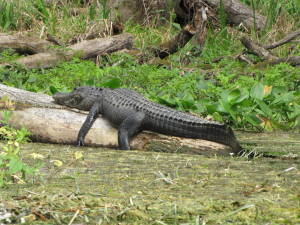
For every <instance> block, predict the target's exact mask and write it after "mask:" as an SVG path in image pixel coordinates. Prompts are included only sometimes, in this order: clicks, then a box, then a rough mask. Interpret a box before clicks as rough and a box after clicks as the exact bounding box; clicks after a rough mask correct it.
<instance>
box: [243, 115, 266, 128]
mask: <svg viewBox="0 0 300 225" xmlns="http://www.w3.org/2000/svg"><path fill="white" fill-rule="evenodd" d="M244 118H245V120H247V121H248V122H249V123H251V124H252V125H253V126H259V125H260V124H261V122H262V120H260V119H259V118H258V117H257V116H256V114H255V113H248V114H246V115H244Z"/></svg>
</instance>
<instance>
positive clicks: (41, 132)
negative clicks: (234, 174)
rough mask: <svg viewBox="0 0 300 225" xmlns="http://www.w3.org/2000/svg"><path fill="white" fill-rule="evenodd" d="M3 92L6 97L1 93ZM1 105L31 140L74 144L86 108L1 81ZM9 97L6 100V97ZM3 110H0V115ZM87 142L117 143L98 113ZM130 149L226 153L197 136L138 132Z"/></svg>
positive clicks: (115, 144) (13, 122)
mask: <svg viewBox="0 0 300 225" xmlns="http://www.w3.org/2000/svg"><path fill="white" fill-rule="evenodd" d="M4 96H6V97H4ZM0 97H1V98H2V99H1V101H0V103H1V104H0V108H2V110H11V117H10V120H9V125H11V126H14V127H17V128H20V127H22V126H24V127H26V128H27V129H28V130H29V131H30V132H31V134H32V138H33V140H36V141H40V142H48V143H64V144H74V143H75V142H76V138H77V134H78V131H79V129H80V127H81V125H82V124H83V122H84V120H85V118H86V116H87V112H82V111H79V110H75V109H70V108H68V107H63V106H60V105H56V104H54V103H53V99H52V97H51V96H48V95H45V94H39V93H32V92H28V91H24V90H20V89H17V88H12V87H8V86H5V85H2V84H0ZM8 99H9V100H8ZM1 116H2V114H1V113H0V119H1ZM86 145H87V146H104V147H113V148H116V147H117V145H118V144H117V130H116V129H115V128H113V127H112V126H111V125H110V123H109V122H108V121H107V120H105V119H103V118H101V117H99V118H98V119H97V120H96V122H95V124H94V125H93V127H92V128H91V130H90V132H89V133H88V135H87V136H86ZM131 147H132V148H133V149H143V150H146V151H161V152H176V153H191V154H207V155H214V154H221V155H228V154H229V153H230V151H231V149H230V148H229V147H227V146H224V145H221V144H218V143H214V142H210V141H205V140H198V139H189V138H178V137H171V136H165V135H161V134H157V133H152V132H141V133H140V134H138V135H137V136H136V137H135V138H133V140H132V141H131Z"/></svg>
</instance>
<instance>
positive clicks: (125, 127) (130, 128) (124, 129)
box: [118, 112, 145, 150]
mask: <svg viewBox="0 0 300 225" xmlns="http://www.w3.org/2000/svg"><path fill="white" fill-rule="evenodd" d="M144 118H145V114H144V113H142V112H137V113H135V114H132V115H130V116H128V117H127V118H126V119H125V120H124V121H123V122H122V123H121V125H120V126H119V129H118V142H119V149H121V150H129V149H130V146H129V140H130V138H131V137H132V136H133V135H135V134H136V133H137V132H139V131H140V130H141V125H142V122H143V120H144Z"/></svg>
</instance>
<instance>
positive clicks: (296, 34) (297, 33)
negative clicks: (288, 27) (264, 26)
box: [264, 29, 300, 49]
mask: <svg viewBox="0 0 300 225" xmlns="http://www.w3.org/2000/svg"><path fill="white" fill-rule="evenodd" d="M299 36H300V29H299V30H296V31H294V32H292V33H290V34H288V35H287V36H285V37H284V38H283V39H281V40H279V41H276V42H274V43H272V44H270V45H265V46H264V48H265V49H273V48H277V47H279V46H281V45H284V44H286V43H288V42H290V41H292V40H294V39H296V38H297V37H299Z"/></svg>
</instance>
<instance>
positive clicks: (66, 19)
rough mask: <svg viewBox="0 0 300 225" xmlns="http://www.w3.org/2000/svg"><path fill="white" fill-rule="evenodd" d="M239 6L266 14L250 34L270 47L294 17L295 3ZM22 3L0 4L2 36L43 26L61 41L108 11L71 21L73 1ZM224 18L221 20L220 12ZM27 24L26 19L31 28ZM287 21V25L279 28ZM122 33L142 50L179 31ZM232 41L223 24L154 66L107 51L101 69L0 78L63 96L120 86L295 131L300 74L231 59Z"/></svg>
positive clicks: (78, 63) (131, 27) (66, 67)
mask: <svg viewBox="0 0 300 225" xmlns="http://www.w3.org/2000/svg"><path fill="white" fill-rule="evenodd" d="M244 2H245V3H246V4H249V5H250V6H252V7H253V8H254V9H256V10H258V12H259V13H263V14H265V15H266V16H267V18H268V23H269V24H270V26H267V28H266V29H265V31H263V32H262V36H261V37H260V38H259V39H258V37H257V36H258V35H257V34H256V33H255V31H252V32H253V33H252V36H253V38H254V39H256V41H259V42H263V43H268V42H272V41H274V40H275V39H278V38H281V37H282V36H283V35H284V33H287V32H289V31H291V30H295V29H296V27H297V26H296V25H297V20H298V19H300V16H299V15H300V14H299V6H298V5H297V4H296V2H292V1H291V2H288V3H287V4H283V3H284V2H285V1H282V0H277V1H275V0H269V1H244ZM23 3H24V4H17V2H16V1H12V2H10V3H3V5H5V4H15V6H16V7H15V8H10V7H5V8H7V13H6V14H7V16H6V17H2V22H1V21H0V22H1V23H0V24H3V25H1V26H2V27H3V30H4V31H5V30H23V29H25V30H28V29H29V28H30V31H31V35H40V32H41V29H42V27H43V26H45V27H46V28H47V32H50V33H52V34H53V35H56V36H57V37H58V38H59V39H60V40H62V41H68V40H70V39H71V38H72V37H74V35H77V34H80V33H84V32H85V31H86V30H87V29H89V28H90V26H91V24H92V22H93V21H100V20H101V19H103V18H106V17H107V15H108V13H109V11H108V9H107V8H106V5H105V2H102V8H103V10H98V11H97V10H95V5H94V4H92V5H91V6H88V7H87V8H86V13H80V14H79V15H77V16H71V15H70V11H71V9H72V8H74V7H78V6H79V2H78V1H74V2H72V3H70V4H66V3H63V4H61V5H60V4H52V5H49V6H48V5H46V4H45V3H44V1H41V0H30V1H25V2H23ZM274 3H278V4H274ZM2 7H3V6H2ZM11 10H15V11H14V13H20V17H21V19H19V20H16V21H15V20H13V19H14V18H13V17H11V16H10V15H11ZM21 12H23V13H21ZM24 12H25V13H24ZM221 16H222V15H221ZM223 17H224V18H223ZM223 17H222V18H223V19H224V20H225V19H226V18H225V15H223ZM3 18H5V20H4V19H3ZM26 21H27V22H28V21H30V27H28V24H27V22H26ZM7 24H8V25H7ZM287 24H289V25H288V26H286V25H287ZM66 27H67V29H66ZM277 31H278V32H277ZM125 32H128V33H132V34H134V35H135V37H136V38H135V47H137V48H140V49H142V50H146V49H147V47H149V46H157V45H158V44H160V43H161V42H164V41H166V40H169V39H170V38H171V37H172V35H174V34H175V33H176V32H178V26H177V25H176V24H174V23H172V21H170V22H169V23H168V24H167V25H165V26H163V27H154V26H153V27H152V26H148V27H143V26H140V25H137V24H134V23H133V22H132V21H128V22H127V23H126V24H125ZM270 34H274V35H270ZM239 37H240V34H239V33H237V32H236V31H233V30H232V29H228V28H227V27H226V26H224V24H223V26H222V27H221V30H220V31H218V32H216V31H215V30H209V32H208V36H207V39H206V43H205V46H204V48H203V50H202V52H201V54H199V53H197V50H195V45H194V44H193V42H189V43H188V44H187V45H186V46H185V47H184V48H183V49H181V50H180V51H179V52H178V53H176V54H174V55H171V56H170V57H168V58H167V59H164V60H160V61H157V62H158V63H157V64H156V63H154V64H143V65H140V64H138V63H137V62H136V59H135V58H134V57H133V56H130V55H127V54H124V53H114V54H111V55H108V56H105V57H102V58H101V59H100V67H97V66H96V65H95V64H94V63H93V62H91V61H82V60H80V59H74V60H72V61H71V62H62V63H61V64H59V65H58V66H57V67H55V68H52V69H47V70H27V69H24V68H22V67H14V68H12V69H9V70H8V69H4V68H0V72H1V73H0V81H1V82H3V83H4V84H7V85H11V86H15V87H18V88H23V89H26V90H30V91H34V92H43V93H47V94H52V93H54V92H55V91H57V90H59V91H69V90H71V89H72V88H74V87H75V86H81V85H95V86H101V85H106V86H111V87H119V86H122V87H128V88H131V89H134V90H137V91H139V92H141V93H142V94H144V95H145V96H146V97H147V98H149V99H151V100H153V101H156V102H159V103H162V104H166V105H169V106H171V107H176V108H177V109H180V110H184V111H191V112H194V113H197V114H199V115H201V116H205V117H212V118H214V119H216V120H219V121H223V122H227V123H229V124H230V125H232V126H233V127H235V128H238V129H244V130H276V129H284V130H289V129H299V127H300V109H299V108H300V104H299V102H300V88H299V86H300V85H299V84H300V72H299V70H298V69H297V68H294V67H292V66H289V65H287V64H283V63H282V64H280V65H276V66H260V67H256V66H251V65H246V64H245V63H241V62H238V61H237V60H235V59H233V56H234V55H236V54H237V53H240V52H241V51H242V50H243V47H242V45H241V43H240V42H239V40H238V39H239ZM289 48H290V45H286V46H283V47H280V48H279V49H276V50H275V51H274V52H275V53H276V54H278V55H279V56H286V55H287V53H288V51H289ZM293 55H300V47H297V46H296V47H294V49H293ZM219 56H224V59H222V60H221V61H220V62H218V63H212V60H214V59H215V58H217V57H219ZM17 57H19V56H18V55H16V54H14V53H13V52H11V51H5V52H2V53H1V55H0V62H7V61H13V60H14V59H16V58H17ZM158 65H159V66H158Z"/></svg>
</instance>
